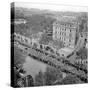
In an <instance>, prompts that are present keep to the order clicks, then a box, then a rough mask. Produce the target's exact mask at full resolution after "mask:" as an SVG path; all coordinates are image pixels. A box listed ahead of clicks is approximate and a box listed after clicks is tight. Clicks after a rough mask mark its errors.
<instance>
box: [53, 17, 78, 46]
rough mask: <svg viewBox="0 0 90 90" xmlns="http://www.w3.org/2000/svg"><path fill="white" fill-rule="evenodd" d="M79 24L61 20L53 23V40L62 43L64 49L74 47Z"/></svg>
mask: <svg viewBox="0 0 90 90" xmlns="http://www.w3.org/2000/svg"><path fill="white" fill-rule="evenodd" d="M78 29H79V24H78V22H76V21H72V20H68V19H63V20H57V21H55V22H54V23H53V40H60V41H63V43H64V46H65V47H71V48H74V47H75V40H76V32H77V31H78Z"/></svg>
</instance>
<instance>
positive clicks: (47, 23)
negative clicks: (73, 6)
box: [12, 7, 88, 36]
mask: <svg viewBox="0 0 90 90" xmlns="http://www.w3.org/2000/svg"><path fill="white" fill-rule="evenodd" d="M14 10H15V11H14V13H15V19H25V20H26V21H27V23H26V24H25V25H24V24H21V25H15V32H19V33H22V34H24V35H26V36H30V34H33V33H34V34H35V33H37V32H39V31H43V30H45V29H47V27H48V28H49V30H50V29H51V30H52V23H53V22H54V21H55V20H56V19H57V17H58V18H62V16H69V17H75V18H76V19H77V20H79V21H81V22H82V23H81V26H80V28H81V29H80V30H81V31H82V29H84V23H87V21H88V13H87V12H79V13H77V12H57V11H49V10H39V9H34V8H31V9H27V8H21V7H14ZM12 12H13V11H12ZM12 15H13V14H12ZM82 18H83V19H82Z"/></svg>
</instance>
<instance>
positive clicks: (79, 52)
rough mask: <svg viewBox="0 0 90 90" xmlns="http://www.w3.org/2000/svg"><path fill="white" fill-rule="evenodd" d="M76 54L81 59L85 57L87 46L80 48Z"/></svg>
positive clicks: (86, 55)
mask: <svg viewBox="0 0 90 90" xmlns="http://www.w3.org/2000/svg"><path fill="white" fill-rule="evenodd" d="M76 54H77V56H78V57H79V58H81V59H87V57H88V50H87V48H81V49H80V50H79V51H78V52H77V53H76Z"/></svg>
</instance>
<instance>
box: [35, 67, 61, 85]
mask: <svg viewBox="0 0 90 90" xmlns="http://www.w3.org/2000/svg"><path fill="white" fill-rule="evenodd" d="M61 78H62V74H61V72H60V70H57V69H56V68H52V67H47V69H46V71H45V72H44V73H42V72H41V71H40V72H39V74H38V75H36V77H35V84H36V86H43V85H53V83H54V82H55V81H56V80H59V79H61Z"/></svg>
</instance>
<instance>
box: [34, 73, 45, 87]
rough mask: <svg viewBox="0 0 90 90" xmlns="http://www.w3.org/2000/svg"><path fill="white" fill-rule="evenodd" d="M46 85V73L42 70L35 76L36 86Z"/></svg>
mask: <svg viewBox="0 0 90 90" xmlns="http://www.w3.org/2000/svg"><path fill="white" fill-rule="evenodd" d="M43 85H44V74H43V73H42V71H39V73H38V75H36V76H35V86H43Z"/></svg>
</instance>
